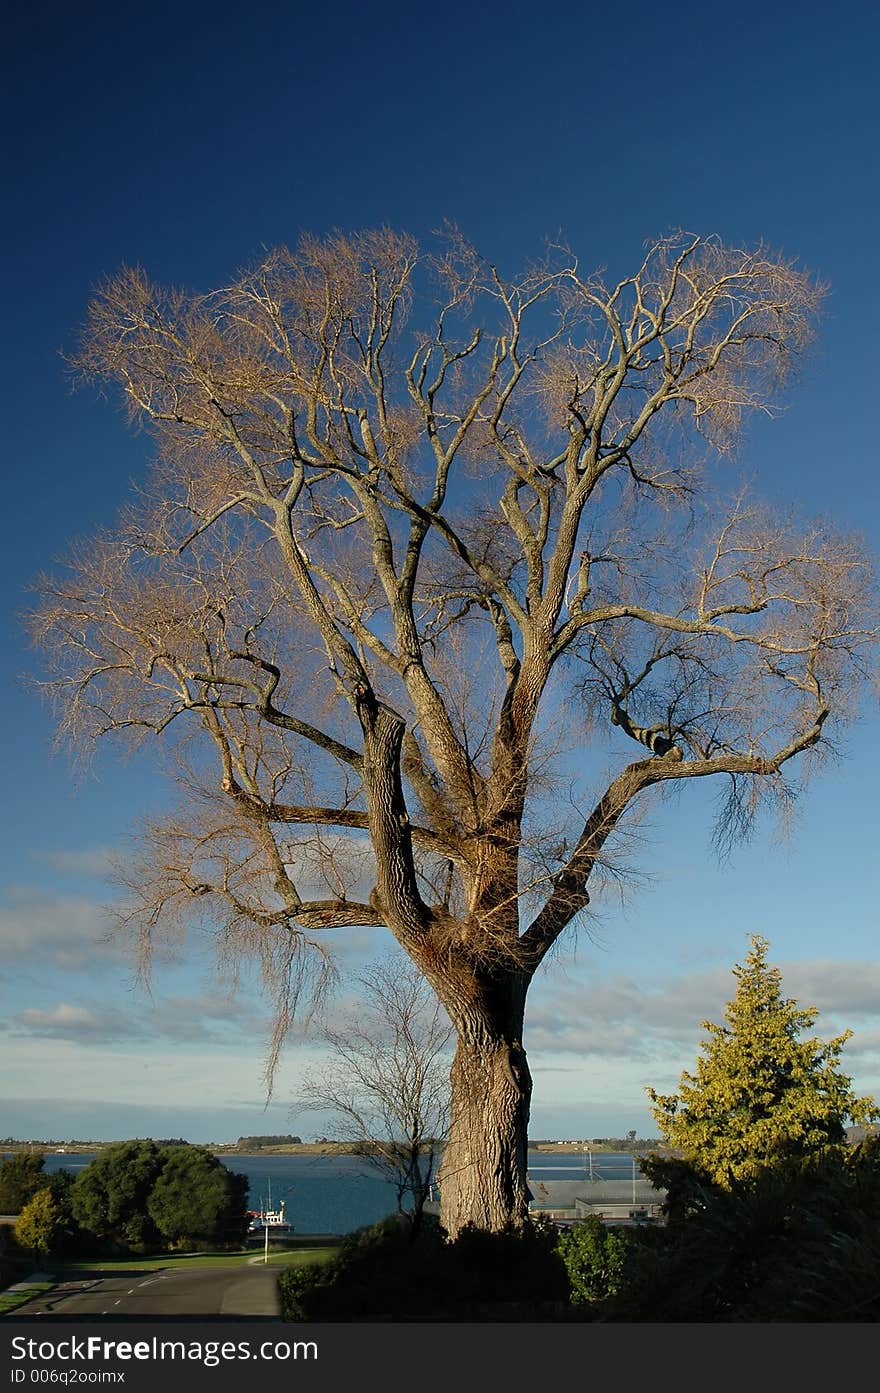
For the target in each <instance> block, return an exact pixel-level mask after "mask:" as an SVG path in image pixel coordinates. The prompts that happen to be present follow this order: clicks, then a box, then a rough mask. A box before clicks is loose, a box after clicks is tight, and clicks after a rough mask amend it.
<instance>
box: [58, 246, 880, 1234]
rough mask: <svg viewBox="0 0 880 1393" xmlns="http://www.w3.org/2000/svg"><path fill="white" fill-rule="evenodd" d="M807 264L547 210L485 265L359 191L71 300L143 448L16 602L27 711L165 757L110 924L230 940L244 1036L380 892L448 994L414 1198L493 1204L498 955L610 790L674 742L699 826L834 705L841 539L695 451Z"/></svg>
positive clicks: (499, 1136) (607, 829)
mask: <svg viewBox="0 0 880 1393" xmlns="http://www.w3.org/2000/svg"><path fill="white" fill-rule="evenodd" d="M821 298H822V287H821V286H819V285H818V284H817V283H816V282H815V280H814V279H813V278H812V277H811V276H810V275H809V274H807V273H806V272H804V271H803V270H801V269H799V268H798V267H797V266H796V265H794V264H792V263H789V262H787V261H784V260H782V259H781V258H779V257H778V256H776V255H773V254H771V253H770V252H769V251H768V250H767V249H766V248H763V247H758V248H757V249H753V250H742V249H738V248H735V247H728V246H725V245H723V244H722V243H721V242H720V241H719V240H717V239H716V238H714V237H709V238H702V237H699V236H690V235H684V234H681V235H675V236H671V237H669V238H666V239H663V240H661V241H658V242H657V243H655V244H654V245H652V246H650V248H649V249H648V250H647V252H646V254H645V256H644V259H643V261H642V263H641V265H640V266H638V268H637V269H636V270H635V273H634V274H633V275H632V276H629V277H627V278H625V279H623V280H621V281H619V282H618V283H616V284H614V283H609V284H606V283H605V282H604V280H603V278H602V277H601V276H600V275H594V274H589V275H588V274H585V273H584V272H583V271H582V270H581V268H580V266H579V264H578V261H577V259H576V258H575V257H574V255H573V254H571V253H570V252H569V251H568V250H566V249H565V248H562V247H553V248H551V249H550V250H549V252H548V253H547V254H546V256H545V257H544V259H543V260H541V261H540V262H539V263H537V264H535V265H532V266H531V267H529V268H528V269H527V270H526V271H525V272H524V273H523V274H520V275H517V276H516V277H510V276H508V275H506V274H504V273H502V271H501V270H500V269H498V268H497V267H496V266H494V265H492V264H489V263H487V262H486V261H485V260H484V259H483V258H482V257H481V256H480V255H478V254H477V252H476V251H475V250H474V249H473V248H472V247H471V246H470V245H468V244H467V243H466V242H465V240H464V239H463V238H462V237H461V236H460V235H459V234H458V233H457V232H456V231H455V229H447V231H446V233H445V234H444V235H443V237H441V238H440V239H438V242H437V246H436V249H435V252H434V254H432V255H423V254H421V253H420V252H419V250H418V248H417V246H416V244H415V243H414V242H413V240H411V239H410V238H409V237H407V236H402V235H398V234H396V233H394V232H392V231H389V230H387V229H383V230H380V231H378V232H370V233H365V234H358V235H341V234H340V235H334V236H331V237H329V238H327V239H325V240H323V241H317V240H312V239H308V238H306V239H305V240H303V241H302V242H301V243H300V245H299V246H298V248H297V250H296V251H295V252H293V253H291V252H289V251H287V250H283V249H282V250H279V251H276V252H274V253H272V254H271V255H270V256H268V257H267V258H266V259H265V260H264V261H263V262H262V263H261V264H260V265H258V266H256V268H255V269H253V270H251V271H248V272H247V273H245V274H242V275H240V276H239V277H237V278H236V279H235V280H234V281H233V282H232V283H231V284H230V285H228V286H226V287H224V288H222V289H220V290H217V291H215V292H212V293H210V294H186V293H183V292H182V291H177V290H166V289H161V288H159V287H156V286H154V285H152V284H151V283H150V282H149V280H148V279H147V277H146V275H145V274H144V273H142V272H141V271H140V270H130V269H129V270H124V271H122V272H121V273H120V274H119V275H117V276H115V277H114V278H113V279H111V280H109V281H108V282H107V283H106V284H105V285H104V286H103V287H102V288H101V289H100V291H99V292H98V294H97V295H96V297H95V299H94V302H93V304H92V307H91V312H90V316H89V320H88V326H87V329H86V331H85V334H84V338H83V342H82V345H81V348H80V351H79V354H78V360H77V361H78V364H79V367H80V369H81V370H82V372H83V373H85V374H86V375H87V376H88V377H90V378H93V379H97V380H99V381H109V382H112V383H116V384H118V386H119V387H120V388H121V391H122V394H123V397H124V400H125V402H126V404H127V407H128V410H129V412H130V414H131V417H132V419H133V421H135V422H137V423H138V424H146V425H147V426H149V427H150V428H151V429H152V430H153V431H154V432H155V435H156V439H157V442H158V463H157V465H156V469H155V473H154V475H153V478H152V483H151V484H150V486H149V489H148V491H146V492H144V493H143V494H142V495H140V496H139V498H138V499H137V501H136V502H135V503H134V504H133V506H132V509H131V511H130V513H129V514H128V515H127V516H126V517H124V518H123V519H122V521H121V523H120V526H119V528H118V529H117V530H116V531H114V532H112V533H109V534H106V535H101V536H98V537H96V538H93V539H92V540H90V541H89V542H88V543H87V544H84V545H81V546H80V547H79V548H78V549H77V550H76V552H75V554H74V555H73V556H72V558H71V560H70V565H69V568H68V569H67V570H66V571H65V572H64V573H63V574H61V575H59V576H57V577H55V578H47V579H46V580H45V581H44V582H43V598H42V603H41V605H40V607H39V610H38V612H37V614H36V615H35V620H34V623H35V628H36V632H37V636H38V639H39V640H40V642H41V643H42V644H43V645H45V647H46V648H47V649H48V651H49V652H50V653H51V654H52V655H53V656H54V661H55V667H54V669H53V670H52V672H51V674H50V675H49V679H48V680H49V682H50V685H51V686H52V689H53V691H54V695H55V697H56V699H57V701H58V703H59V709H60V712H61V719H62V723H63V724H62V730H63V732H64V735H65V738H66V739H69V738H71V737H76V738H78V739H84V740H85V741H86V742H89V741H93V740H95V739H96V738H97V737H99V736H102V735H104V734H107V733H110V732H115V733H118V734H120V735H122V736H127V737H133V738H137V737H138V736H141V737H144V736H148V737H155V739H156V741H157V742H159V741H160V738H161V746H162V748H163V749H166V750H168V751H169V754H170V756H171V757H172V759H173V761H174V764H173V767H174V769H175V770H176V776H177V779H178V786H179V789H180V794H181V801H180V804H179V806H178V808H177V810H176V811H175V812H174V814H173V815H170V816H169V817H168V818H167V819H166V820H164V821H160V822H157V823H155V824H152V825H150V826H147V827H145V828H144V829H143V831H142V834H141V840H140V846H141V854H140V855H139V857H138V858H136V864H133V865H132V866H131V867H130V869H129V882H130V886H131V890H132V895H133V898H132V900H131V901H130V906H131V907H130V910H129V914H128V922H129V924H130V925H131V927H132V928H133V929H134V930H136V931H137V932H138V934H139V937H140V941H141V943H142V945H143V946H144V948H145V950H146V949H148V948H149V944H150V942H151V940H152V939H153V937H154V936H155V935H156V934H157V933H159V932H162V931H163V930H166V931H168V930H171V929H177V928H179V927H180V926H182V925H183V924H184V923H185V921H186V920H187V919H189V918H191V917H193V915H196V914H197V915H200V916H201V917H202V919H203V921H204V922H207V923H209V924H211V925H213V926H215V928H216V930H217V933H218V935H219V941H220V946H221V949H222V951H224V952H227V953H229V954H236V953H241V952H245V953H252V954H256V955H258V956H259V957H260V958H261V960H262V963H263V968H264V971H265V974H266V979H267V982H268V983H269V984H270V985H271V986H272V988H273V990H274V992H275V997H276V1004H277V1008H278V1010H277V1019H278V1025H277V1030H276V1039H275V1042H274V1047H273V1048H277V1046H278V1045H279V1043H280V1041H281V1039H282V1038H283V1034H284V1031H285V1029H286V1027H287V1025H288V1023H289V1020H290V1016H291V1012H292V1010H293V1009H294V1007H295V1005H296V1002H297V1000H298V999H299V998H300V996H301V994H302V993H303V990H304V989H309V990H312V989H320V987H321V985H322V983H323V982H324V980H325V979H326V976H327V973H328V972H329V971H331V970H332V953H331V950H330V946H329V945H330V944H331V942H332V938H333V935H334V934H336V933H337V932H338V931H339V930H340V929H342V928H344V927H345V926H348V925H376V926H386V927H387V929H388V930H390V932H391V933H392V934H393V935H394V937H395V938H396V940H397V942H398V943H399V944H400V945H401V946H402V947H403V949H404V950H405V951H406V953H407V954H408V955H409V956H410V958H411V959H412V960H413V962H414V963H415V964H416V965H417V966H418V968H419V969H420V970H421V971H422V972H423V973H424V975H425V977H426V978H427V980H428V981H429V982H430V984H431V986H432V987H433V988H434V990H435V992H436V993H437V996H438V997H439V999H440V1001H441V1002H442V1003H443V1005H444V1007H445V1009H446V1011H447V1012H448V1014H449V1016H450V1018H451V1019H452V1021H453V1023H454V1025H455V1028H456V1032H457V1049H456V1055H455V1060H454V1064H453V1068H452V1075H451V1086H452V1119H451V1131H450V1137H449V1141H448V1144H447V1146H446V1148H445V1152H444V1158H443V1163H442V1168H441V1175H440V1184H441V1196H442V1218H443V1223H444V1225H445V1227H446V1228H447V1229H448V1231H449V1232H450V1233H451V1234H453V1235H454V1234H456V1233H457V1232H458V1231H459V1230H460V1228H461V1227H462V1226H463V1225H464V1224H465V1223H468V1222H472V1223H474V1224H476V1225H478V1226H480V1227H483V1228H486V1229H489V1230H497V1229H499V1228H501V1227H502V1226H504V1225H505V1224H507V1223H509V1222H513V1223H520V1222H522V1221H523V1219H524V1217H525V1215H526V1213H527V1204H528V1200H527V1187H526V1154H527V1124H528V1116H529V1100H530V1094H531V1079H530V1075H529V1069H528V1065H527V1061H526V1054H525V1050H524V1048H523V1024H524V1011H525V1003H526V993H527V991H528V988H529V985H530V983H531V981H532V979H533V977H534V975H535V973H536V972H537V970H538V968H539V967H540V965H541V963H542V962H543V961H544V959H545V958H546V956H547V954H548V953H549V952H550V951H551V949H552V948H553V945H554V944H555V943H556V942H557V940H558V939H559V936H560V934H562V933H563V931H564V930H565V929H566V928H567V927H568V926H569V925H571V924H572V922H573V921H575V920H576V918H577V917H578V916H579V915H581V914H582V912H583V911H584V910H585V909H586V906H587V905H588V903H589V899H590V890H591V887H593V886H594V885H595V884H596V883H597V880H598V878H599V877H601V875H602V874H603V868H606V869H607V868H608V866H609V865H613V856H614V846H615V844H616V843H618V842H619V840H620V838H621V836H622V835H623V833H624V830H625V827H626V824H627V821H628V819H629V817H630V816H631V815H633V814H634V813H637V812H638V810H639V808H640V807H641V806H642V805H644V802H645V799H646V796H647V795H648V794H649V791H650V790H652V789H654V790H656V789H657V788H658V787H659V788H661V789H662V788H667V789H668V788H671V787H672V786H680V784H681V781H682V780H687V779H704V778H713V779H717V780H720V781H724V784H725V785H726V788H727V790H728V794H729V797H727V799H726V802H725V810H724V813H723V816H722V825H721V833H720V835H721V836H722V837H723V836H726V835H733V834H735V833H736V832H737V831H739V830H742V828H743V827H744V826H745V825H746V824H747V823H748V820H749V819H750V818H751V816H752V815H753V813H754V810H755V808H756V807H757V806H758V804H759V802H760V801H761V798H762V794H770V795H778V796H780V797H781V798H782V799H783V802H784V800H785V799H786V797H787V796H788V794H789V793H790V791H791V787H792V786H791V784H790V783H789V782H787V780H786V777H785V776H786V774H787V773H788V771H789V770H791V769H794V770H795V771H796V772H797V775H798V777H799V778H800V777H801V776H803V775H805V774H806V773H807V772H808V771H809V767H810V765H811V764H812V763H813V762H814V760H815V756H816V754H817V753H818V752H819V751H820V749H821V747H822V745H823V744H824V742H825V740H826V739H827V731H828V729H829V728H830V727H831V726H832V718H833V721H834V722H839V721H841V720H844V719H845V718H846V717H847V716H848V715H849V714H850V713H851V711H852V709H853V706H854V702H855V693H856V691H857V689H858V686H859V684H860V680H861V679H862V677H863V676H864V671H865V667H866V664H867V662H868V659H869V653H870V650H871V646H872V645H873V644H874V643H875V641H876V637H877V619H876V611H875V609H874V607H873V606H874V592H873V590H872V584H873V581H872V574H871V568H870V565H869V563H868V561H867V560H866V557H865V555H864V553H863V551H862V549H861V547H860V544H859V542H858V540H857V539H854V538H851V537H846V536H839V535H836V534H835V533H834V532H833V531H832V530H831V529H830V528H829V527H827V526H824V525H810V524H806V523H805V524H803V525H799V524H797V523H796V522H795V521H793V520H792V518H791V516H789V515H786V516H783V517H775V516H774V515H773V514H772V512H771V511H770V510H768V509H764V508H762V507H761V506H760V505H759V504H758V503H756V502H754V501H751V500H750V499H749V498H748V497H747V496H746V495H745V493H742V492H737V491H736V490H735V489H734V490H733V491H732V493H731V496H730V498H729V499H727V500H725V487H726V486H725V485H723V483H720V482H719V475H720V471H719V459H720V456H721V454H723V453H724V452H725V451H729V450H730V449H731V447H732V446H733V444H734V442H735V440H736V437H737V433H738V429H739V427H740V424H741V422H742V421H743V420H744V419H745V418H746V417H747V416H748V415H749V413H751V412H754V411H760V412H769V411H770V410H771V408H772V405H773V402H774V400H775V398H776V396H777V394H778V391H779V388H780V386H781V385H782V384H783V383H784V380H785V378H786V376H787V374H788V373H789V372H790V370H791V368H792V366H793V364H795V363H796V362H797V360H798V358H799V355H800V353H801V351H802V350H803V348H804V347H805V346H806V345H807V344H808V342H809V340H810V338H811V336H812V334H813V330H814V325H815V319H816V314H817V311H818V308H819V305H820V301H821Z"/></svg>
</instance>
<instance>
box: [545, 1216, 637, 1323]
mask: <svg viewBox="0 0 880 1393" xmlns="http://www.w3.org/2000/svg"><path fill="white" fill-rule="evenodd" d="M556 1250H557V1252H558V1253H559V1256H560V1257H561V1258H562V1261H563V1262H564V1263H565V1270H566V1272H567V1274H568V1282H569V1300H570V1301H571V1302H572V1304H573V1305H575V1306H589V1305H594V1304H597V1303H601V1302H604V1301H606V1300H607V1299H608V1298H609V1297H611V1296H616V1295H617V1294H618V1293H619V1292H620V1290H621V1287H622V1285H623V1282H624V1272H625V1268H626V1264H627V1257H628V1254H629V1250H630V1243H629V1241H628V1238H627V1235H626V1233H624V1232H623V1230H622V1229H616V1228H608V1227H607V1225H605V1224H603V1223H602V1220H601V1219H599V1218H598V1217H597V1216H596V1215H595V1214H591V1215H589V1217H588V1218H586V1219H584V1220H583V1222H581V1223H578V1224H573V1225H572V1227H571V1228H570V1229H565V1230H563V1232H562V1233H560V1235H559V1238H558V1239H557V1243H556Z"/></svg>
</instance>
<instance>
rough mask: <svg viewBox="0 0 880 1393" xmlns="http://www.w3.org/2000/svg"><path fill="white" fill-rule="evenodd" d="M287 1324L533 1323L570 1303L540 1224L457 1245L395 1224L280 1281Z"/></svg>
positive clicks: (475, 1233)
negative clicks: (505, 1321) (352, 1322)
mask: <svg viewBox="0 0 880 1393" xmlns="http://www.w3.org/2000/svg"><path fill="white" fill-rule="evenodd" d="M279 1290H280V1293H281V1308H282V1315H283V1316H284V1318H285V1319H287V1320H308V1321H334V1320H370V1321H377V1320H393V1321H412V1320H416V1321H431V1320H450V1321H492V1320H535V1319H541V1318H544V1317H546V1315H547V1313H549V1312H550V1311H551V1310H560V1309H562V1308H563V1307H564V1306H565V1304H566V1295H567V1291H568V1281H567V1277H566V1274H565V1268H564V1265H563V1263H562V1261H561V1259H560V1258H559V1256H558V1254H557V1253H556V1251H555V1233H554V1232H552V1231H550V1230H548V1229H546V1228H545V1227H544V1226H542V1225H532V1224H529V1225H526V1226H525V1227H524V1228H523V1229H522V1230H512V1229H511V1230H509V1231H507V1232H505V1233H501V1234H494V1235H493V1234H486V1233H483V1232H481V1231H479V1230H476V1229H466V1230H464V1231H463V1232H462V1234H461V1235H460V1236H459V1238H458V1239H457V1240H456V1242H454V1243H450V1242H448V1241H447V1239H446V1238H445V1236H444V1234H443V1232H442V1230H441V1229H440V1228H439V1226H438V1225H437V1224H436V1223H424V1222H423V1224H422V1225H421V1226H420V1228H419V1231H418V1233H417V1234H416V1236H415V1237H414V1238H413V1237H412V1236H411V1234H410V1232H409V1229H408V1226H407V1225H406V1224H405V1223H401V1222H400V1220H399V1219H398V1218H397V1217H396V1216H395V1217H394V1218H392V1219H388V1220H385V1221H384V1222H383V1223H381V1224H376V1225H373V1226H371V1227H370V1228H365V1229H360V1230H358V1231H357V1232H356V1233H354V1234H351V1235H350V1236H349V1237H348V1238H347V1239H346V1240H345V1242H344V1243H343V1246H342V1250H341V1251H340V1253H339V1256H338V1257H337V1258H336V1259H335V1261H333V1262H332V1263H326V1264H323V1265H321V1266H313V1267H306V1268H299V1269H295V1270H289V1271H287V1272H285V1273H283V1274H282V1276H281V1278H280V1280H279Z"/></svg>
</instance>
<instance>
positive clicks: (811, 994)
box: [525, 960, 880, 1067]
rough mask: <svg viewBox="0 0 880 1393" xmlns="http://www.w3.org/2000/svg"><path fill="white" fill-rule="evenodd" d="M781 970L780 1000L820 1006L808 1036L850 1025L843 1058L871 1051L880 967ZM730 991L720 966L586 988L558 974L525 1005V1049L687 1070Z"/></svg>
mask: <svg viewBox="0 0 880 1393" xmlns="http://www.w3.org/2000/svg"><path fill="white" fill-rule="evenodd" d="M779 966H780V969H781V971H782V990H783V993H784V995H786V996H788V997H793V998H794V999H795V1000H796V1001H797V1002H798V1003H799V1005H801V1006H803V1007H806V1006H813V1005H815V1006H817V1007H818V1008H819V1013H820V1014H819V1017H818V1019H817V1021H816V1023H815V1026H814V1027H813V1028H812V1029H813V1033H815V1034H816V1035H818V1036H820V1037H821V1038H823V1039H827V1038H830V1037H831V1036H832V1035H836V1034H838V1033H840V1032H841V1031H842V1030H845V1029H848V1028H852V1029H854V1031H855V1036H854V1039H853V1040H852V1041H851V1042H850V1043H849V1044H848V1045H847V1046H846V1048H845V1053H844V1059H845V1060H854V1059H855V1058H856V1055H857V1054H858V1055H859V1056H860V1057H861V1058H867V1057H868V1056H870V1055H871V1054H872V1053H873V1052H874V1050H875V1048H876V1045H875V1040H876V1038H877V1032H878V1030H880V964H878V963H874V962H823V961H818V960H816V961H808V962H799V963H780V964H779ZM735 990H736V982H735V979H734V977H733V975H732V973H731V972H730V970H722V969H720V968H719V969H716V970H714V971H710V972H698V973H690V974H688V975H685V976H682V977H678V978H674V979H671V980H668V981H665V982H657V983H656V984H654V983H652V984H651V985H650V986H645V985H643V984H640V983H638V982H636V981H635V980H634V979H633V978H631V977H624V976H616V977H605V978H594V979H593V980H591V981H589V982H586V983H580V982H578V981H575V980H570V979H561V978H560V977H559V976H557V978H556V980H555V982H554V981H551V982H545V983H542V985H541V987H540V989H538V990H536V992H535V995H534V997H533V998H532V1002H531V1004H530V1006H529V1008H527V1012H526V1030H525V1036H526V1038H525V1043H526V1047H527V1049H528V1050H529V1053H530V1056H532V1057H534V1056H535V1055H537V1054H540V1053H542V1052H547V1053H551V1054H564V1055H573V1054H577V1055H584V1056H589V1057H595V1056H599V1057H602V1058H609V1059H610V1058H618V1059H624V1060H626V1059H628V1060H632V1061H639V1062H641V1061H645V1060H648V1059H653V1058H656V1057H657V1056H658V1055H659V1056H660V1057H661V1058H666V1057H669V1056H671V1055H675V1054H677V1055H679V1056H680V1057H681V1059H682V1067H686V1066H687V1067H689V1065H690V1064H691V1063H693V1062H694V1060H695V1057H696V1051H697V1050H698V1048H699V1041H700V1039H701V1038H702V1037H703V1036H704V1034H705V1032H704V1031H703V1030H702V1029H701V1024H700V1023H701V1022H702V1021H704V1020H710V1021H714V1022H717V1023H719V1024H720V1023H722V1020H723V1014H724V1007H725V1005H726V1003H727V1002H728V1001H729V1000H730V999H731V998H732V996H733V995H734V993H735ZM856 1027H858V1028H856Z"/></svg>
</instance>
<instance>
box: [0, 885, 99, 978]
mask: <svg viewBox="0 0 880 1393" xmlns="http://www.w3.org/2000/svg"><path fill="white" fill-rule="evenodd" d="M109 929H110V920H109V916H108V914H107V910H106V907H105V906H103V905H101V904H99V903H97V902H96V901H95V900H93V899H89V898H87V897H85V896H81V895H56V894H51V893H48V892H46V891H43V890H39V889H37V888H35V887H34V886H30V885H18V886H11V887H10V888H9V889H8V890H7V892H6V896H5V902H4V903H0V961H6V962H25V961H27V960H31V961H33V962H39V963H40V964H41V965H49V966H52V967H62V968H81V967H84V966H86V965H87V964H89V963H92V962H94V961H95V957H96V954H97V953H98V952H99V951H101V952H104V953H106V952H107V951H108V945H107V944H106V943H102V939H104V938H105V937H106V935H107V933H108V931H109Z"/></svg>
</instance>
